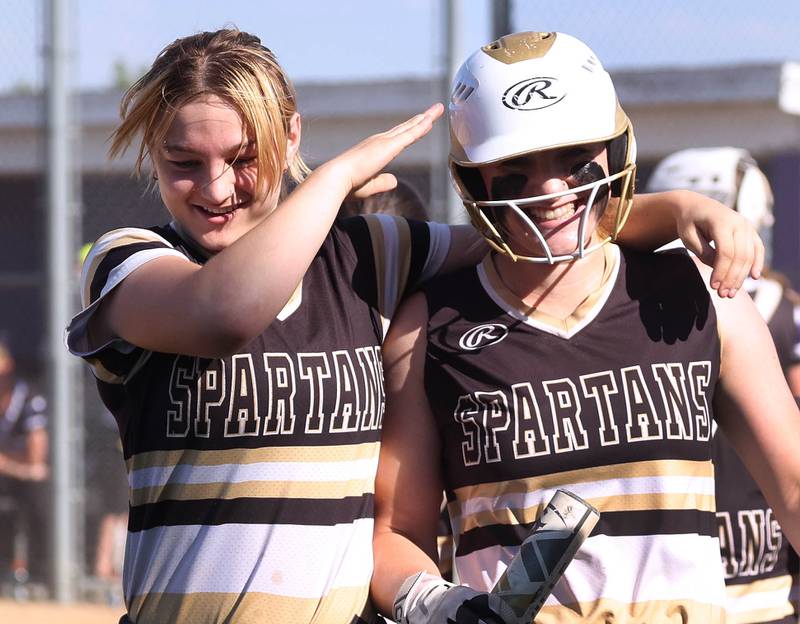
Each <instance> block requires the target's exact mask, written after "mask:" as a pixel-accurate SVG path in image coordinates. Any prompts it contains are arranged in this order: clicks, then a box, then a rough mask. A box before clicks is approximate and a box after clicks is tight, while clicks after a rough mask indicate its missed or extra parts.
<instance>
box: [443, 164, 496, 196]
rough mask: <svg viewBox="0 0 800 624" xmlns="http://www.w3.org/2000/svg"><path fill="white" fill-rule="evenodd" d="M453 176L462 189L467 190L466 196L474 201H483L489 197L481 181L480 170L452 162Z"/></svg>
mask: <svg viewBox="0 0 800 624" xmlns="http://www.w3.org/2000/svg"><path fill="white" fill-rule="evenodd" d="M452 172H453V177H454V178H455V180H456V182H457V184H459V185H460V186H461V188H462V190H464V191H466V192H467V196H468V197H470V198H472V199H474V200H475V201H485V200H487V199H489V192H488V191H487V190H486V185H485V184H484V182H483V177H482V176H481V172H480V171H478V169H477V168H475V167H464V166H462V165H459V164H457V163H453V168H452Z"/></svg>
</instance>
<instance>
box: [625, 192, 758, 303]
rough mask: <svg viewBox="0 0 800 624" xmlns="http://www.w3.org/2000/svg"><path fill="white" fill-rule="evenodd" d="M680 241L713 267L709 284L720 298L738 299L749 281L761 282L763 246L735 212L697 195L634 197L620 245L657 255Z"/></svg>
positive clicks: (688, 193) (664, 194) (648, 195)
mask: <svg viewBox="0 0 800 624" xmlns="http://www.w3.org/2000/svg"><path fill="white" fill-rule="evenodd" d="M678 237H680V239H681V240H682V241H683V243H684V245H686V247H687V249H689V251H691V252H693V253H694V254H696V255H697V257H698V258H700V259H701V260H702V261H703V263H705V264H707V265H708V266H710V267H713V269H714V270H713V272H712V273H711V276H710V277H709V283H710V285H711V287H712V288H713V289H714V290H716V291H717V292H718V293H719V295H720V297H733V296H734V295H735V294H736V291H737V290H738V289H739V288H740V287H741V285H742V283H743V282H744V279H745V278H746V277H747V276H748V275H750V276H751V277H753V278H758V277H760V276H761V271H762V269H763V268H764V244H763V243H762V242H761V238H760V237H759V236H758V233H757V232H756V231H755V229H754V228H753V227H752V226H751V225H750V223H749V222H748V221H747V219H745V218H744V217H743V216H742V215H740V214H739V213H737V212H736V211H734V210H731V209H730V208H728V207H727V206H725V205H724V204H721V203H720V202H718V201H716V200H713V199H711V198H709V197H706V196H705V195H701V194H700V193H695V192H693V191H686V190H680V191H667V192H663V193H647V194H637V195H635V196H634V201H633V208H632V209H631V213H630V216H629V217H628V221H627V223H626V224H625V227H624V228H623V230H622V232H621V233H620V237H619V240H620V242H621V244H623V245H628V246H631V247H636V248H638V249H656V248H658V247H661V246H662V245H666V244H667V243H670V242H672V241H673V240H675V239H676V238H678ZM712 241H713V243H714V247H712V246H711V245H710V243H711V242H712Z"/></svg>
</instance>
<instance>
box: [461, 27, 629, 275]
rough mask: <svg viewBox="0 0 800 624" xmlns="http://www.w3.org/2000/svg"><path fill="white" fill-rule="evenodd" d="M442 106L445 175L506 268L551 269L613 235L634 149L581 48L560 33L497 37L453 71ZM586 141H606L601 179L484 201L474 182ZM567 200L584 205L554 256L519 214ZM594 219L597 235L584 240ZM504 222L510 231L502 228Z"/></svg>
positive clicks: (613, 100) (596, 67)
mask: <svg viewBox="0 0 800 624" xmlns="http://www.w3.org/2000/svg"><path fill="white" fill-rule="evenodd" d="M448 108H449V118H450V138H451V141H450V172H451V177H452V180H453V183H454V185H455V187H456V191H457V192H458V194H459V195H460V197H461V199H462V201H463V203H464V206H465V207H466V209H467V211H468V213H469V215H470V218H471V220H472V223H473V225H474V226H475V227H476V228H477V229H478V231H479V232H480V233H481V234H482V235H483V236H484V238H486V240H487V241H488V242H489V244H490V245H491V246H492V247H493V248H494V249H495V250H497V251H498V252H500V253H503V254H505V255H507V256H509V257H511V258H512V259H513V260H514V261H525V262H535V263H548V264H552V263H555V262H564V261H572V260H575V259H576V258H582V257H584V256H585V255H586V254H587V253H590V252H592V251H594V250H596V249H599V248H600V247H601V246H602V245H603V244H605V243H607V242H608V241H610V240H613V239H614V238H615V237H616V236H617V235H618V234H619V231H620V230H621V229H622V226H623V225H624V224H625V221H626V219H627V217H628V213H629V211H630V206H631V201H632V196H633V190H634V179H635V170H636V165H635V158H636V142H635V139H634V137H633V129H632V126H631V123H630V120H629V119H628V117H627V115H625V113H624V111H623V110H622V108H620V106H619V102H618V101H617V97H616V92H615V90H614V86H613V84H612V82H611V78H610V76H609V75H608V73H607V72H606V71H605V70H604V69H603V67H602V65H601V64H600V61H598V60H597V58H596V56H595V55H594V53H593V52H592V51H591V50H590V49H589V48H588V47H587V46H586V45H585V44H583V43H582V42H580V41H578V40H577V39H575V38H574V37H570V36H569V35H565V34H563V33H517V34H514V35H507V36H506V37H502V38H501V39H499V40H498V41H495V42H493V43H491V44H489V45H486V46H484V47H483V48H481V49H480V50H478V51H477V52H475V53H474V54H473V55H472V56H470V58H469V59H467V61H466V62H465V63H464V65H462V67H461V69H460V70H459V72H458V73H457V75H456V78H455V80H454V85H453V91H452V93H451V97H450V103H449V107H448ZM592 143H605V144H606V147H607V150H608V164H609V172H608V173H605V172H604V177H597V179H594V180H592V181H591V182H590V183H581V181H580V180H577V181H576V183H575V185H574V186H573V187H572V188H570V189H568V190H566V191H564V192H559V193H554V194H550V195H540V196H538V197H524V198H522V197H521V198H511V199H509V198H504V199H502V200H495V201H492V200H491V197H490V194H489V193H488V192H486V189H485V188H483V186H484V185H483V184H482V181H478V180H477V178H476V176H479V175H480V174H479V172H478V171H477V168H478V167H481V166H484V165H491V164H495V163H499V162H502V161H504V160H508V159H511V158H517V157H520V156H527V155H535V154H537V153H541V152H545V151H548V150H556V149H561V148H570V147H573V146H582V145H587V144H592ZM570 194H578V195H579V196H580V203H581V204H583V208H582V209H581V213H580V214H579V215H576V216H575V218H576V219H579V220H580V221H579V223H578V228H577V229H578V236H577V240H576V244H575V248H574V249H573V250H572V251H570V252H569V253H564V252H563V250H562V251H560V252H558V253H556V252H554V251H553V250H552V249H551V247H550V246H549V245H548V243H547V239H546V238H545V235H544V233H543V232H542V230H541V229H540V228H539V227H537V225H536V223H535V220H534V219H532V218H531V217H530V216H529V214H528V213H527V212H526V208H528V209H529V208H536V207H537V204H539V205H542V204H544V203H545V202H552V201H553V200H555V199H558V198H559V197H562V196H565V195H570ZM592 215H595V217H596V222H595V223H592V221H591V217H592ZM601 217H602V223H601V224H600V228H599V229H601V230H604V232H603V233H602V234H601V236H599V240H598V237H595V240H594V241H593V242H592V241H591V239H592V236H593V234H594V229H595V227H597V225H598V223H599V222H600V219H601ZM511 222H514V224H515V227H514V228H513V231H512V229H510V228H508V227H506V225H504V224H508V223H511ZM572 222H573V220H572V219H571V218H567V219H564V224H565V225H566V224H568V223H572ZM560 228H561V226H560V225H559V226H557V227H556V228H554V229H552V230H551V231H552V232H555V231H556V230H558V229H560ZM518 240H519V241H521V242H522V244H517V242H516V241H518Z"/></svg>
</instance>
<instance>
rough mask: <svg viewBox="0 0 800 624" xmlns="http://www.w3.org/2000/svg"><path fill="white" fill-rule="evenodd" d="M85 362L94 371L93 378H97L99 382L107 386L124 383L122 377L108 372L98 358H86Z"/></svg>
mask: <svg viewBox="0 0 800 624" xmlns="http://www.w3.org/2000/svg"><path fill="white" fill-rule="evenodd" d="M86 362H87V363H88V364H89V366H91V367H92V370H93V371H94V376H95V377H97V378H98V379H99V380H100V381H102V382H105V383H107V384H121V383H122V382H123V381H125V378H124V377H121V376H120V375H115V374H114V373H112V372H111V371H110V370H108V369H107V368H106V367H105V366H103V363H102V362H101V361H100V358H90V359H89V358H87V360H86Z"/></svg>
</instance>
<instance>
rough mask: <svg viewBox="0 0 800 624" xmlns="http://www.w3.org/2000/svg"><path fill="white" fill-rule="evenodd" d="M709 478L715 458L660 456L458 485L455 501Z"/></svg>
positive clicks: (452, 503) (457, 505)
mask: <svg viewBox="0 0 800 624" xmlns="http://www.w3.org/2000/svg"><path fill="white" fill-rule="evenodd" d="M679 476H680V477H709V478H713V476H714V467H713V465H712V464H711V461H689V460H681V459H656V460H648V461H641V462H629V463H625V464H612V465H609V466H598V467H593V468H582V469H580V470H567V471H564V472H557V473H554V474H548V475H542V476H538V477H529V478H527V479H517V480H514V481H500V482H496V483H481V484H478V485H468V486H464V487H461V488H456V489H455V490H454V493H455V495H456V497H457V498H458V501H456V502H451V503H450V505H451V507H450V509H451V510H452V509H453V506H456V508H458V507H459V506H460V502H459V501H464V500H469V499H470V498H477V497H479V496H490V497H497V496H502V495H503V494H524V493H527V492H535V491H537V490H546V489H553V488H556V487H559V486H562V485H565V484H568V483H591V482H595V481H606V480H613V479H630V478H635V477H679Z"/></svg>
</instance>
